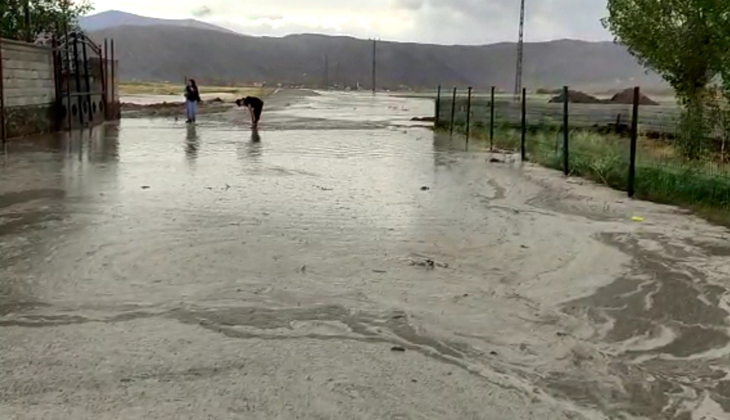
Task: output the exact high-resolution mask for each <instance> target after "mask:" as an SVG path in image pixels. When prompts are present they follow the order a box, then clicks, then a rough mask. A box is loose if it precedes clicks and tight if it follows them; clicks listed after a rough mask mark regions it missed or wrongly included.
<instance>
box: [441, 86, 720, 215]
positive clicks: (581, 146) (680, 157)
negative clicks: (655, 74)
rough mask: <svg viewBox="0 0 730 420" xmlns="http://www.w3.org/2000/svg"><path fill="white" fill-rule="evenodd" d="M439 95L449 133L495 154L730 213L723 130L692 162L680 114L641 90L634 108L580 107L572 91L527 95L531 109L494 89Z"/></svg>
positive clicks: (618, 105)
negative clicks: (482, 143)
mask: <svg viewBox="0 0 730 420" xmlns="http://www.w3.org/2000/svg"><path fill="white" fill-rule="evenodd" d="M439 92H440V93H439V96H438V99H437V104H436V116H435V117H436V125H437V127H439V128H440V129H442V130H448V131H450V132H452V133H455V134H462V135H467V136H470V137H471V138H472V139H474V138H479V139H483V140H487V141H489V142H490V145H491V147H492V148H495V149H499V150H503V151H514V152H519V153H521V154H522V155H523V157H524V158H525V159H528V160H531V161H534V162H537V163H540V164H542V165H545V166H548V167H551V168H555V169H559V170H562V171H564V172H565V173H566V174H572V175H577V176H584V177H587V178H591V179H594V180H596V181H598V182H602V183H605V184H607V185H609V186H612V187H614V188H617V189H621V190H625V191H628V192H629V195H634V194H637V195H639V196H641V197H644V198H649V199H653V200H656V201H660V202H669V203H677V204H686V205H699V206H704V205H708V206H711V207H715V208H717V207H719V208H722V209H725V210H728V209H730V167H728V164H727V156H726V155H727V154H726V151H725V142H724V141H723V138H724V130H721V129H717V128H713V127H711V126H708V127H707V128H708V130H707V133H708V134H706V135H707V138H706V139H704V141H705V144H709V147H708V148H706V150H705V153H703V154H702V156H700V157H699V158H694V159H691V160H690V159H687V158H686V157H685V155H684V154H683V153H682V151H681V149H680V147H678V144H677V139H678V138H679V136H680V135H681V129H680V128H681V126H680V121H681V109H680V108H679V107H678V106H676V105H646V104H643V103H644V101H645V98H644V97H643V96H642V95H641V93H640V90H639V89H638V88H636V89H635V90H634V92H633V94H632V95H630V96H632V97H629V98H628V102H631V103H629V104H627V103H612V102H610V101H602V102H601V103H575V102H573V99H572V97H571V93H570V92H572V91H570V90H568V89H567V88H566V89H565V90H564V91H563V93H562V94H561V95H558V96H555V97H554V98H550V97H549V96H545V95H532V96H529V95H526V94H525V96H524V101H514V99H513V98H512V97H511V96H509V97H508V96H506V95H499V94H495V92H494V89H491V90H488V91H486V92H478V91H473V90H471V91H470V90H468V89H463V90H459V89H454V90H449V91H446V90H441V89H439ZM525 92H526V91H525ZM622 101H623V102H627V98H626V97H624V98H623V99H622ZM635 115H636V118H634V116H635ZM566 133H567V136H566ZM566 137H567V138H566ZM467 140H468V139H467ZM566 146H567V147H566ZM632 146H633V148H634V153H632Z"/></svg>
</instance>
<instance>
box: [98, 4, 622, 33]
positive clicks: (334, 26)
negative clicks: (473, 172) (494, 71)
mask: <svg viewBox="0 0 730 420" xmlns="http://www.w3.org/2000/svg"><path fill="white" fill-rule="evenodd" d="M92 1H93V2H94V5H95V7H96V10H95V12H102V11H105V10H110V9H115V10H123V11H126V12H131V13H136V14H141V15H145V16H152V17H159V18H170V19H179V18H190V17H195V18H197V19H199V20H204V21H206V22H211V23H216V24H219V25H222V26H226V27H228V28H231V29H234V30H237V31H239V32H243V33H246V34H250V35H286V34H290V33H304V32H308V33H324V34H341V35H353V36H357V37H364V38H369V37H378V38H381V39H384V40H398V41H415V42H434V43H440V44H455V43H459V44H485V43H493V42H498V41H515V40H516V39H517V28H518V22H519V7H520V6H519V0H255V1H254V0H208V1H201V0H124V1H123V2H122V1H119V0H92ZM526 1H527V23H526V33H525V37H526V39H527V40H528V41H544V40H551V39H560V38H573V39H585V40H608V39H611V37H610V34H609V33H608V32H606V30H604V29H603V28H602V27H601V23H600V19H601V18H602V17H603V16H604V15H605V13H606V0H526Z"/></svg>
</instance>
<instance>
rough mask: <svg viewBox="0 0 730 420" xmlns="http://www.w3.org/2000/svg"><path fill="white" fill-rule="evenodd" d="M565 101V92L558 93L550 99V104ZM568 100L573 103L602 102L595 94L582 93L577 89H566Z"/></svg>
mask: <svg viewBox="0 0 730 420" xmlns="http://www.w3.org/2000/svg"><path fill="white" fill-rule="evenodd" d="M564 101H565V94H564V93H562V92H561V93H560V95H558V96H555V97H554V98H552V99H550V103H551V104H559V103H563V102H564ZM568 102H570V103H573V104H600V103H603V101H601V100H600V99H598V98H596V97H595V96H591V95H589V94H587V93H583V92H581V91H578V90H569V91H568Z"/></svg>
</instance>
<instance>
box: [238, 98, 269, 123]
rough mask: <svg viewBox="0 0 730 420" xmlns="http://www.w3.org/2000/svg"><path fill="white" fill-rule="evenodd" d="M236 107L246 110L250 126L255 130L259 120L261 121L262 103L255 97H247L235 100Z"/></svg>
mask: <svg viewBox="0 0 730 420" xmlns="http://www.w3.org/2000/svg"><path fill="white" fill-rule="evenodd" d="M236 105H238V106H239V107H241V106H245V107H246V108H248V112H249V113H250V114H251V126H252V127H253V128H254V129H255V128H257V127H258V126H259V120H261V112H263V110H264V101H262V100H261V99H259V98H257V97H255V96H247V97H245V98H243V99H238V100H236Z"/></svg>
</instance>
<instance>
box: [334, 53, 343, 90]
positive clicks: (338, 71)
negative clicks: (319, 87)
mask: <svg viewBox="0 0 730 420" xmlns="http://www.w3.org/2000/svg"><path fill="white" fill-rule="evenodd" d="M335 72H336V73H337V74H336V75H335V79H336V80H335V84H337V85H339V88H340V89H344V88H345V83H344V82H343V81H342V73H341V72H340V60H339V59H338V60H337V66H336V70H335Z"/></svg>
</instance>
